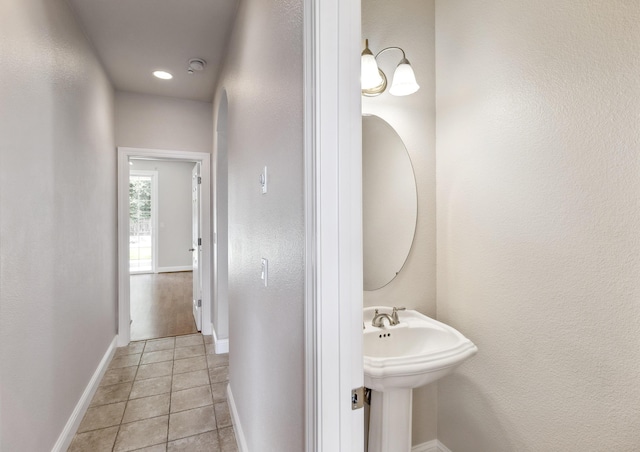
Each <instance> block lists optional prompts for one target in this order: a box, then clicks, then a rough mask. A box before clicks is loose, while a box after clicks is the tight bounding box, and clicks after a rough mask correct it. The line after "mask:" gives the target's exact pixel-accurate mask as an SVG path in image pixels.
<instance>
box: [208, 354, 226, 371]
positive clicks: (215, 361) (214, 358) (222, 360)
mask: <svg viewBox="0 0 640 452" xmlns="http://www.w3.org/2000/svg"><path fill="white" fill-rule="evenodd" d="M207 363H208V365H209V369H213V368H214V367H221V366H228V365H229V354H224V355H212V354H211V353H209V354H208V355H207Z"/></svg>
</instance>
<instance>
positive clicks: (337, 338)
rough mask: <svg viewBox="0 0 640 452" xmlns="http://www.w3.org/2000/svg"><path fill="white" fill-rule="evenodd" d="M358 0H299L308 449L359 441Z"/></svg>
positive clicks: (359, 446) (349, 446)
mask: <svg viewBox="0 0 640 452" xmlns="http://www.w3.org/2000/svg"><path fill="white" fill-rule="evenodd" d="M361 44H362V38H361V1H360V0H349V1H344V0H322V1H321V0H305V2H304V87H305V88H304V91H305V94H304V149H305V150H304V158H305V165H304V168H305V169H304V171H305V232H306V245H305V251H306V263H305V298H306V300H305V410H306V420H305V421H306V422H305V425H306V432H305V436H306V440H305V442H306V444H305V449H306V452H329V451H344V452H347V451H349V452H351V451H353V452H357V451H363V450H364V410H363V409H358V410H352V408H351V390H352V389H354V388H358V387H360V386H363V385H364V373H363V362H362V306H363V288H362V281H363V279H362V119H361V115H362V106H361V103H362V102H361V93H360V52H361V50H362V49H361Z"/></svg>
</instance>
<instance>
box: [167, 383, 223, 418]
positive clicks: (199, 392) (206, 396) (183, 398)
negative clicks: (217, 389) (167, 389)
mask: <svg viewBox="0 0 640 452" xmlns="http://www.w3.org/2000/svg"><path fill="white" fill-rule="evenodd" d="M212 403H213V399H212V398H211V387H210V386H209V385H207V386H198V387H197V388H191V389H185V390H184V391H174V392H172V393H171V412H172V413H175V412H178V411H185V410H190V409H192V408H198V407H201V406H207V405H211V404H212Z"/></svg>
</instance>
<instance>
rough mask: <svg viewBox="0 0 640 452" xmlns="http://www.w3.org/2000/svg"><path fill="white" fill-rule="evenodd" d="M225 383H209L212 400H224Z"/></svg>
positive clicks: (225, 394)
mask: <svg viewBox="0 0 640 452" xmlns="http://www.w3.org/2000/svg"><path fill="white" fill-rule="evenodd" d="M227 385H228V383H226V382H224V383H213V384H212V385H211V395H212V396H213V401H214V403H215V402H224V401H225V400H227Z"/></svg>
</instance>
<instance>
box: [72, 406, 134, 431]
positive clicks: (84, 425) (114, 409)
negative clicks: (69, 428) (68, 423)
mask: <svg viewBox="0 0 640 452" xmlns="http://www.w3.org/2000/svg"><path fill="white" fill-rule="evenodd" d="M126 405H127V402H118V403H110V404H109V405H100V406H94V407H90V408H89V409H88V410H87V412H86V414H85V415H84V418H83V419H82V422H81V423H80V427H78V433H82V432H88V431H89V430H98V429H102V428H106V427H113V426H114V425H119V424H120V422H121V421H122V413H124V407H125V406H126Z"/></svg>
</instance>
